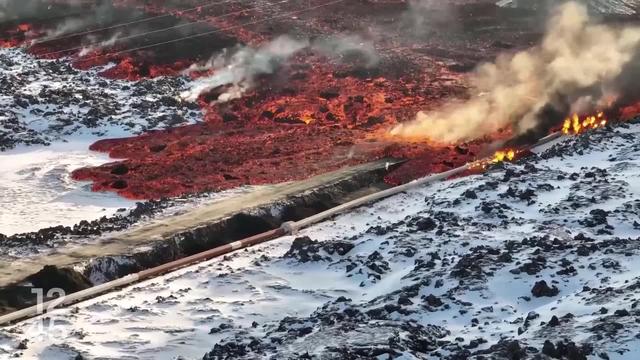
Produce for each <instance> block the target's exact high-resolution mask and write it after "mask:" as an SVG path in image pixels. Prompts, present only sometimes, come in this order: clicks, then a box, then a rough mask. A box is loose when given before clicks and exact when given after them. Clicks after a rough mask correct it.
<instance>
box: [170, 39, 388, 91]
mask: <svg viewBox="0 0 640 360" xmlns="http://www.w3.org/2000/svg"><path fill="white" fill-rule="evenodd" d="M305 49H312V50H314V51H318V52H320V53H322V54H324V55H326V56H329V57H334V58H338V60H339V59H340V58H342V57H345V56H348V55H350V54H353V53H358V54H360V55H361V56H364V57H365V59H366V63H367V64H366V65H367V66H373V65H375V64H376V63H377V61H378V58H377V56H376V54H375V49H374V48H373V45H372V44H371V43H369V42H366V41H363V40H362V39H360V38H359V37H357V36H345V37H340V38H328V39H322V40H314V41H311V40H308V39H303V40H297V39H293V38H291V37H288V36H279V37H277V38H275V39H274V40H272V41H270V42H268V43H266V44H264V45H262V46H260V47H257V48H252V47H241V48H239V49H235V50H232V51H231V52H229V51H224V52H223V53H222V54H219V55H218V56H215V57H213V58H211V59H209V61H207V62H206V63H205V64H199V65H193V66H191V67H190V68H189V69H187V71H186V73H191V72H194V71H203V70H213V75H211V76H208V77H204V78H200V79H198V80H196V81H195V82H194V83H193V85H192V87H191V89H189V90H187V91H185V92H183V93H182V94H180V97H181V98H182V99H184V100H187V101H195V100H196V99H197V98H198V97H199V96H200V95H201V94H203V93H206V92H208V91H210V90H212V89H215V88H217V87H219V86H225V85H226V86H228V89H226V91H225V92H224V93H223V94H221V95H220V96H219V97H218V99H217V102H225V101H229V100H232V99H235V98H238V97H241V96H242V94H244V92H245V91H247V90H248V89H250V88H251V87H252V86H253V85H254V80H255V78H256V77H257V76H259V75H264V74H271V73H273V72H274V71H275V70H276V69H278V67H279V66H280V65H281V64H282V63H283V62H285V61H287V59H289V58H290V57H292V56H293V55H295V54H296V53H298V52H300V51H302V50H305Z"/></svg>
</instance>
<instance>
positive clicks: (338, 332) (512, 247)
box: [0, 124, 640, 359]
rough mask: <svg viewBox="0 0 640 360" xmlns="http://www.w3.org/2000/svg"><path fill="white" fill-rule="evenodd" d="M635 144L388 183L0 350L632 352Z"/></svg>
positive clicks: (144, 355)
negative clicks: (411, 186) (395, 187)
mask: <svg viewBox="0 0 640 360" xmlns="http://www.w3.org/2000/svg"><path fill="white" fill-rule="evenodd" d="M638 144H640V124H634V125H631V126H629V127H626V126H623V127H618V128H616V129H614V130H611V129H608V130H607V131H597V132H593V133H590V134H587V135H584V136H581V137H577V138H572V139H569V140H568V141H565V142H562V143H559V144H557V145H555V146H553V147H551V148H550V149H547V150H546V151H544V152H543V153H541V154H540V156H539V157H533V158H529V159H523V160H522V161H521V162H519V163H518V164H505V165H504V166H501V167H498V168H496V169H493V170H491V171H490V172H489V173H487V174H485V175H479V176H472V177H467V178H461V179H456V180H453V181H448V182H445V183H440V184H436V185H432V186H428V187H423V188H420V189H416V190H413V191H410V192H407V193H404V194H401V195H397V196H395V197H392V198H389V199H387V200H384V201H381V202H378V203H376V204H373V205H371V206H369V207H362V208H359V209H357V210H355V211H353V212H350V213H347V214H344V215H341V216H339V217H337V218H335V219H333V220H331V221H327V222H324V223H321V224H318V225H316V226H313V227H311V228H309V229H306V230H304V231H302V232H301V233H299V234H297V236H296V237H294V236H287V237H283V238H280V239H278V240H276V241H273V242H271V243H268V244H264V245H262V246H258V247H255V248H252V249H248V250H243V251H240V252H237V253H235V254H232V255H230V256H227V257H225V258H223V259H213V260H211V261H208V262H205V263H202V264H200V265H197V266H193V267H189V268H185V269H182V270H180V271H178V272H175V273H172V274H168V275H165V276H163V277H160V278H157V279H153V280H149V281H145V282H142V283H140V284H137V285H135V286H132V287H129V288H126V289H123V290H121V291H118V292H115V293H112V294H108V295H104V296H102V297H99V298H97V299H94V300H91V301H87V302H84V303H81V304H78V305H77V306H74V307H72V308H69V309H61V310H55V311H53V312H52V313H50V314H48V315H47V317H46V318H44V319H43V318H37V319H32V320H29V321H26V322H23V323H20V324H18V325H15V326H13V327H10V328H7V329H4V331H3V333H2V334H1V335H0V358H1V357H3V356H4V357H9V356H13V355H15V354H22V358H25V359H32V358H38V357H40V358H47V359H68V358H74V357H75V356H76V355H77V354H82V355H83V356H84V357H86V358H98V357H99V358H103V359H122V358H136V359H138V358H139V359H174V358H177V357H178V356H182V357H183V358H188V359H191V358H193V359H196V358H198V359H199V358H202V357H203V355H204V354H206V355H205V357H204V358H205V359H223V358H225V359H226V358H246V359H256V358H273V359H288V358H299V357H300V356H303V355H304V356H306V354H307V353H308V354H309V356H311V357H312V358H319V359H334V358H380V359H387V358H390V357H396V356H401V357H402V358H404V359H414V358H427V359H442V358H445V359H446V358H450V359H467V358H471V359H474V358H475V359H480V358H482V356H484V358H485V359H486V358H491V359H503V358H505V359H506V358H509V359H513V358H522V359H524V358H531V357H534V356H535V355H536V354H540V353H541V352H543V353H544V354H547V355H550V356H552V357H555V358H561V357H562V356H567V354H572V355H571V356H573V357H571V358H572V359H581V358H586V356H587V355H588V354H589V356H590V358H597V356H600V357H601V358H611V359H636V358H637V357H636V356H637V355H638V353H639V352H640V340H639V339H638V338H637V336H636V335H637V334H638V333H639V331H640V324H639V323H638V322H637V321H636V319H637V318H638V316H640V309H639V308H637V305H638V304H640V294H639V293H638V291H637V288H638V286H640V266H638V263H639V257H640V217H639V211H640V185H639V184H640V145H638ZM294 238H295V240H294ZM542 281H544V283H542ZM43 321H44V322H43ZM558 342H560V343H558ZM20 343H22V346H20ZM20 347H21V348H23V349H19V348H20ZM24 348H26V349H24ZM3 354H4V355H3ZM605 355H606V356H605ZM516 356H519V357H516ZM607 356H608V357H607Z"/></svg>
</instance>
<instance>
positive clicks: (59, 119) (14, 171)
mask: <svg viewBox="0 0 640 360" xmlns="http://www.w3.org/2000/svg"><path fill="white" fill-rule="evenodd" d="M0 67H1V68H2V71H1V72H0V163H1V164H2V171H0V192H1V193H2V198H1V199H0V234H5V235H12V234H15V233H22V232H29V231H37V230H39V229H41V228H43V227H48V226H56V225H65V226H67V225H73V224H75V223H78V222H79V221H80V220H92V219H97V218H99V217H102V216H109V215H111V214H113V213H114V212H116V211H117V210H118V209H119V208H124V207H131V206H132V205H133V202H131V201H127V200H125V199H122V198H119V197H118V196H117V195H115V194H101V193H92V192H91V191H90V189H89V186H88V185H87V184H83V183H79V182H76V181H72V180H71V178H70V173H71V171H72V170H75V169H77V168H80V167H84V166H97V165H100V164H103V163H106V162H109V161H113V160H112V159H109V158H108V157H107V156H105V155H102V154H98V153H93V152H90V151H89V146H90V145H91V144H92V143H93V142H94V141H95V140H97V139H100V138H105V137H109V138H113V137H123V136H131V135H133V134H138V133H141V132H144V131H146V130H150V129H159V128H160V129H161V128H164V127H168V126H174V125H177V124H186V123H193V122H195V121H197V119H199V118H201V114H200V110H199V109H197V108H196V109H193V106H191V105H188V104H182V103H180V102H178V101H177V100H176V99H175V96H176V95H177V93H178V92H179V91H180V89H183V88H184V87H185V86H186V85H185V81H184V80H183V79H180V78H162V79H158V80H143V81H138V82H130V81H118V80H109V79H106V78H103V77H100V76H99V75H98V71H99V70H104V69H105V68H103V69H98V70H91V71H80V70H76V69H74V68H72V67H71V66H70V65H69V64H68V63H67V61H66V60H65V59H62V60H53V61H50V60H38V59H36V58H34V57H33V56H31V55H28V54H26V53H25V51H24V50H23V49H0ZM187 106H188V107H187Z"/></svg>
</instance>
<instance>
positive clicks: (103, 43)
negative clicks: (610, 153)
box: [78, 31, 122, 56]
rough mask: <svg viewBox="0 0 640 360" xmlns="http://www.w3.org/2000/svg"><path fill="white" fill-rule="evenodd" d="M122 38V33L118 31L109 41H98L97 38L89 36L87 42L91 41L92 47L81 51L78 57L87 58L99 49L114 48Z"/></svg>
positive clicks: (89, 46) (86, 47)
mask: <svg viewBox="0 0 640 360" xmlns="http://www.w3.org/2000/svg"><path fill="white" fill-rule="evenodd" d="M121 36H122V32H120V31H118V32H117V33H115V34H113V35H112V36H111V37H110V38H108V39H107V40H104V41H98V38H97V37H96V36H93V35H89V36H87V40H89V41H90V44H91V45H87V46H85V47H83V48H82V49H80V52H79V53H78V56H86V55H88V54H90V53H91V52H93V51H95V50H97V49H101V48H104V47H110V46H113V45H114V44H115V43H116V42H118V40H119V39H120V37H121Z"/></svg>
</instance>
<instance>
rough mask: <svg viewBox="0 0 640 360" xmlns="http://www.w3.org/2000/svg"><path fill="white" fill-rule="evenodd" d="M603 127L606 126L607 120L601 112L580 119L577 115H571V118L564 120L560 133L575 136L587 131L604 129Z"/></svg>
mask: <svg viewBox="0 0 640 360" xmlns="http://www.w3.org/2000/svg"><path fill="white" fill-rule="evenodd" d="M605 125H607V119H606V117H605V116H604V113H603V112H599V113H598V114H597V115H590V116H585V117H584V118H582V119H581V118H580V116H579V115H578V114H573V116H571V117H568V118H566V119H565V120H564V124H563V125H562V132H563V133H564V134H567V135H568V134H574V135H577V134H580V133H582V132H585V131H588V130H592V129H597V128H599V127H604V126H605Z"/></svg>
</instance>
